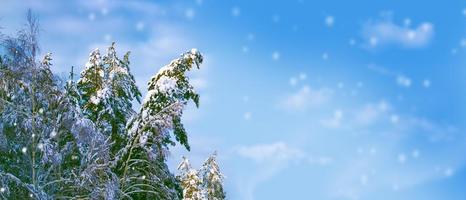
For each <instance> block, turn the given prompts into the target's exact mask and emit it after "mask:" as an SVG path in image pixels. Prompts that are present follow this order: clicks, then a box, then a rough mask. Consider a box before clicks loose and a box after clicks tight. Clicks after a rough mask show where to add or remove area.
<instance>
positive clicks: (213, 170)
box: [199, 152, 225, 200]
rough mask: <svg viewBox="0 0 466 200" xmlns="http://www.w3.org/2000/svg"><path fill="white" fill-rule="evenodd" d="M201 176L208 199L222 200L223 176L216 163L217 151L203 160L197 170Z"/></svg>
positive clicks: (223, 194)
mask: <svg viewBox="0 0 466 200" xmlns="http://www.w3.org/2000/svg"><path fill="white" fill-rule="evenodd" d="M199 173H200V174H201V177H202V178H203V188H204V190H205V192H206V196H207V199H208V200H223V199H225V192H224V190H223V179H224V176H223V174H222V173H221V172H220V168H219V166H218V164H217V152H214V153H213V154H212V155H211V156H209V158H208V159H207V160H206V161H205V162H204V164H203V165H202V167H201V169H200V170H199Z"/></svg>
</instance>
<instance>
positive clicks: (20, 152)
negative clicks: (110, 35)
mask: <svg viewBox="0 0 466 200" xmlns="http://www.w3.org/2000/svg"><path fill="white" fill-rule="evenodd" d="M37 35H38V26H37V21H36V19H35V18H34V17H33V16H32V14H31V13H30V12H29V14H28V24H27V26H26V27H25V28H24V29H22V30H21V31H19V32H18V34H17V37H6V39H4V40H2V43H1V44H2V45H1V47H2V48H3V51H2V52H5V55H2V56H1V57H2V64H1V65H2V66H1V71H0V83H1V85H0V87H1V89H0V91H1V92H0V109H1V112H0V153H1V154H2V156H1V157H0V188H1V189H0V190H2V192H1V193H0V197H1V198H7V199H27V198H34V199H61V198H70V197H81V198H94V199H95V198H108V197H112V195H113V194H112V193H110V192H107V191H111V192H114V191H118V190H115V189H114V187H111V186H113V185H117V184H118V181H117V178H115V177H116V176H115V175H114V174H113V173H112V172H111V170H110V167H107V166H106V165H108V164H107V163H109V158H110V157H109V153H108V148H106V147H107V146H108V144H106V143H107V141H108V140H107V139H106V138H105V137H104V136H103V135H102V134H100V133H99V132H98V131H97V130H96V129H95V128H94V124H93V123H92V121H90V120H87V119H86V118H84V116H82V115H80V113H79V112H78V111H77V110H76V106H75V105H74V104H73V103H71V100H70V98H68V96H67V95H65V93H64V92H63V89H62V87H61V86H60V85H59V81H58V78H56V77H55V76H54V75H53V74H52V72H51V70H50V67H51V61H52V58H51V54H47V55H46V56H45V57H44V59H43V60H42V61H41V62H38V61H37V60H36V55H37V53H38V51H39V48H38V45H37ZM116 188H118V187H116Z"/></svg>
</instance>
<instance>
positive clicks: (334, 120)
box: [321, 109, 343, 128]
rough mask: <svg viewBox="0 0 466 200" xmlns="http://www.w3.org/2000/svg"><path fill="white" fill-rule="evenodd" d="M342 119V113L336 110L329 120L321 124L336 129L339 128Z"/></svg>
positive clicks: (322, 121)
mask: <svg viewBox="0 0 466 200" xmlns="http://www.w3.org/2000/svg"><path fill="white" fill-rule="evenodd" d="M342 119H343V111H341V110H339V109H337V110H335V111H334V112H333V116H332V117H331V118H330V119H324V120H321V124H322V125H323V126H324V127H327V128H338V127H340V126H341V121H342Z"/></svg>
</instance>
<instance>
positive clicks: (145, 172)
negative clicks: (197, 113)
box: [118, 49, 202, 199]
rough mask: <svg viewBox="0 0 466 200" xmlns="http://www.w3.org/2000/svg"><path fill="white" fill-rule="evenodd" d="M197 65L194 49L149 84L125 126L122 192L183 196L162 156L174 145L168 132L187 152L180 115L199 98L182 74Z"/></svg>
mask: <svg viewBox="0 0 466 200" xmlns="http://www.w3.org/2000/svg"><path fill="white" fill-rule="evenodd" d="M200 63H202V56H201V54H200V53H199V51H197V50H195V49H193V50H191V51H189V52H187V53H184V54H182V55H181V57H180V58H178V59H176V60H173V61H172V62H171V63H170V64H169V65H167V66H165V67H162V68H161V69H160V71H159V72H158V73H157V74H156V75H155V76H153V77H152V78H151V80H150V81H149V83H148V85H149V91H148V93H147V95H146V97H145V99H144V101H143V105H142V108H141V111H140V112H139V113H138V114H137V116H136V117H135V118H133V120H132V121H130V123H129V125H128V132H129V133H128V135H129V140H128V141H129V142H128V145H127V146H126V147H125V148H123V149H122V151H120V155H121V159H119V160H121V162H119V167H118V169H119V172H118V174H119V175H120V177H121V184H120V185H121V187H122V190H123V191H127V193H130V194H133V195H131V197H138V198H156V199H179V198H181V197H182V193H181V188H180V186H179V184H178V182H177V181H176V179H175V177H174V176H173V175H172V174H171V173H170V171H169V170H168V167H167V165H166V164H165V154H166V153H167V152H168V146H167V145H168V144H172V145H174V144H175V143H174V141H172V140H171V139H170V133H171V132H173V133H174V135H175V136H176V140H177V141H178V142H180V143H181V144H182V145H184V146H185V147H186V148H188V149H189V145H188V141H187V134H186V132H185V130H184V128H183V125H182V124H181V115H182V111H183V108H184V106H185V105H186V104H187V103H188V101H189V100H193V101H194V102H195V103H196V105H198V104H199V96H198V94H196V93H195V92H194V89H193V87H192V86H191V85H190V83H189V79H188V77H187V76H186V74H185V73H186V72H187V71H189V70H190V69H192V65H196V66H197V67H199V65H200ZM141 177H144V179H141ZM135 186H141V187H135ZM150 190H152V191H155V193H151V192H149V191H150Z"/></svg>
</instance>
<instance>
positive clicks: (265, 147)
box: [236, 142, 304, 163]
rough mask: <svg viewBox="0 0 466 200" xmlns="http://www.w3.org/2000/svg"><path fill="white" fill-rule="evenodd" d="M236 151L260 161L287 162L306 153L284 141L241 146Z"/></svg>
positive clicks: (245, 156)
mask: <svg viewBox="0 0 466 200" xmlns="http://www.w3.org/2000/svg"><path fill="white" fill-rule="evenodd" d="M236 152H237V153H238V155H240V156H242V157H244V158H248V159H251V160H254V161H255V162H258V163H264V162H275V163H287V162H290V161H293V160H295V161H296V160H297V159H301V158H303V157H304V153H303V152H302V151H301V150H299V149H297V148H293V147H290V146H288V145H287V144H285V143H284V142H276V143H272V144H258V145H253V146H241V147H238V148H237V149H236Z"/></svg>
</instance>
